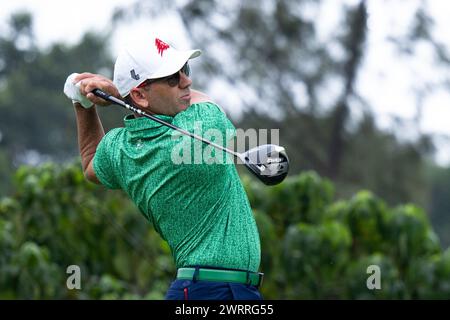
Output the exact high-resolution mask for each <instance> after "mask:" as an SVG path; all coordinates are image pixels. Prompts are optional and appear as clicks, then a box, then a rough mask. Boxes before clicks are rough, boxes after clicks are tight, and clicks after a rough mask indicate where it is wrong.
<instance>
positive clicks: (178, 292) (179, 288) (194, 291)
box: [166, 280, 263, 300]
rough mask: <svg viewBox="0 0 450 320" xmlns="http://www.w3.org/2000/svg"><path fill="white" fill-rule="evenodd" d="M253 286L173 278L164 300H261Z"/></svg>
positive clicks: (259, 294)
mask: <svg viewBox="0 0 450 320" xmlns="http://www.w3.org/2000/svg"><path fill="white" fill-rule="evenodd" d="M262 299H263V297H262V295H261V293H260V292H259V291H258V288H256V287H255V286H250V285H246V284H241V283H230V282H213V281H202V280H197V281H195V282H194V281H193V280H175V281H173V282H172V284H171V285H170V288H169V290H168V291H167V294H166V300H262Z"/></svg>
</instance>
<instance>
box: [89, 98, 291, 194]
mask: <svg viewBox="0 0 450 320" xmlns="http://www.w3.org/2000/svg"><path fill="white" fill-rule="evenodd" d="M92 93H93V94H95V95H96V96H97V97H100V98H102V99H104V100H107V101H109V102H111V103H114V104H116V105H119V106H121V107H123V108H125V109H128V110H130V111H133V112H136V113H138V114H140V115H142V116H144V117H147V118H149V119H152V120H153V121H156V122H158V123H160V124H162V125H164V126H166V127H169V128H171V129H174V130H176V131H178V132H181V133H182V134H184V135H187V136H189V137H191V138H194V139H197V140H200V141H202V142H204V143H206V144H208V145H211V146H213V147H215V148H217V149H219V150H223V151H225V152H228V153H230V154H232V155H234V156H235V157H238V158H239V159H240V160H241V161H242V163H243V164H244V165H245V166H246V167H247V169H248V170H249V171H250V172H251V173H253V175H255V176H256V177H257V178H258V179H259V180H260V181H261V182H263V183H264V184H265V185H268V186H273V185H276V184H279V183H280V182H282V181H283V180H284V178H286V176H287V174H288V172H289V159H288V156H287V154H286V151H285V150H284V148H283V147H280V146H277V145H274V144H265V145H262V146H258V147H255V148H252V149H250V150H248V151H247V152H244V153H237V152H234V151H232V150H230V149H227V148H225V147H223V146H221V145H218V144H216V143H214V142H212V141H209V140H206V139H204V138H203V137H201V136H199V135H196V134H193V133H191V132H188V131H186V130H184V129H181V128H178V127H177V126H174V125H173V124H171V123H167V122H165V121H164V120H161V119H159V118H157V117H155V116H153V115H150V114H147V113H146V112H144V111H143V110H141V109H139V108H136V107H134V106H131V105H129V104H127V103H125V102H124V101H122V100H120V99H117V98H116V97H113V96H111V95H110V94H108V93H106V92H104V91H102V90H100V89H94V90H92Z"/></svg>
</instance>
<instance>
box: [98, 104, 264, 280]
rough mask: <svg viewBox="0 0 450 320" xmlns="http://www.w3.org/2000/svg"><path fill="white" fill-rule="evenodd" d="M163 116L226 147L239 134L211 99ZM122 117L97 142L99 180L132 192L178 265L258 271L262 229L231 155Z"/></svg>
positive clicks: (140, 120)
mask: <svg viewBox="0 0 450 320" xmlns="http://www.w3.org/2000/svg"><path fill="white" fill-rule="evenodd" d="M158 118H160V119H162V120H165V121H166V122H169V123H172V124H174V125H176V126H178V127H180V128H183V129H185V130H187V131H189V132H192V133H196V134H199V135H201V136H203V137H205V138H207V139H209V140H212V141H214V142H216V143H218V144H221V145H225V144H226V140H227V139H229V138H231V137H232V136H234V135H235V128H234V127H233V125H232V124H231V122H230V121H229V120H228V118H227V117H226V116H225V114H224V113H223V112H221V110H220V109H219V107H218V106H217V105H215V104H213V103H197V104H193V105H191V106H190V107H189V108H188V109H186V110H185V111H183V112H180V113H178V114H177V115H175V116H174V117H170V116H164V115H159V116H158ZM124 122H125V127H124V128H115V129H113V130H111V131H109V132H108V133H107V134H106V135H105V136H104V138H103V139H102V140H101V142H100V143H99V145H98V147H97V151H96V153H95V157H94V171H95V174H96V175H97V177H98V179H99V180H100V182H101V183H102V184H103V185H105V186H106V187H108V188H111V189H119V188H120V189H122V190H124V191H125V192H126V193H127V194H128V195H129V197H130V198H131V199H132V200H133V202H134V203H135V204H136V205H137V207H138V208H139V209H140V211H141V212H142V214H143V215H144V216H145V217H146V218H147V219H148V220H149V221H150V222H151V223H152V224H153V226H154V228H155V230H156V231H157V232H158V233H159V234H160V235H161V236H162V238H163V239H165V240H166V241H167V242H168V244H169V246H170V248H171V251H172V254H173V257H174V260H175V265H176V267H177V268H180V267H186V266H193V265H205V266H216V267H223V268H235V269H244V270H250V271H257V270H258V268H259V264H260V251H261V249H260V242H259V234H258V230H257V227H256V223H255V220H254V217H253V214H252V211H251V208H250V204H249V201H248V198H247V195H246V193H245V190H244V188H243V186H242V184H241V181H240V179H239V176H238V173H237V171H236V167H235V165H234V163H233V161H232V159H231V157H230V156H229V155H228V154H226V153H225V152H222V151H218V150H216V149H214V148H212V147H211V146H208V145H206V144H204V143H202V142H199V141H197V140H194V139H192V138H190V137H187V136H184V135H181V134H179V133H178V132H177V131H175V130H172V129H170V128H168V127H165V126H163V125H161V124H159V123H157V122H155V121H152V120H151V119H147V118H144V117H142V118H134V116H133V115H128V116H126V117H125V120H124ZM230 133H231V135H232V136H230Z"/></svg>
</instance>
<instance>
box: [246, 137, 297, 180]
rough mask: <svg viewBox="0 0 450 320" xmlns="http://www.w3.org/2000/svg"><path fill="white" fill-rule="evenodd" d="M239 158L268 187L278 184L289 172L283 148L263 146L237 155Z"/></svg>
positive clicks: (269, 145)
mask: <svg viewBox="0 0 450 320" xmlns="http://www.w3.org/2000/svg"><path fill="white" fill-rule="evenodd" d="M239 158H240V159H241V161H242V162H243V163H244V164H245V166H246V167H247V168H248V169H249V171H250V172H251V173H253V174H254V175H255V176H256V177H258V179H259V180H261V181H262V182H263V183H264V184H266V185H268V186H272V185H276V184H279V183H280V182H282V181H283V180H284V178H286V176H287V174H288V172H289V158H288V156H287V154H286V150H285V149H284V148H283V147H280V146H277V145H274V144H264V145H261V146H258V147H255V148H252V149H250V150H248V151H246V152H244V153H240V154H239Z"/></svg>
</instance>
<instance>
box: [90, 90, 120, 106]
mask: <svg viewBox="0 0 450 320" xmlns="http://www.w3.org/2000/svg"><path fill="white" fill-rule="evenodd" d="M92 93H93V94H95V95H96V96H97V97H99V98H102V99H105V100H106V101H110V102H113V103H115V104H118V105H121V106H124V104H125V103H124V102H123V101H122V100H120V99H117V98H116V97H113V96H112V95H110V94H108V93H106V92H104V91H102V90H100V89H94V90H92Z"/></svg>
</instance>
